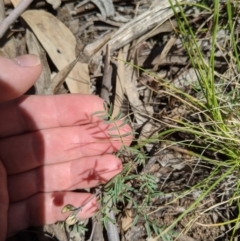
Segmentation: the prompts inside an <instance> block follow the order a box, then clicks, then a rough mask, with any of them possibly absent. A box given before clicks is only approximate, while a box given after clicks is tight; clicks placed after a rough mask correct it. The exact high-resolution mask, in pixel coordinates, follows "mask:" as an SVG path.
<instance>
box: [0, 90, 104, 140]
mask: <svg viewBox="0 0 240 241" xmlns="http://www.w3.org/2000/svg"><path fill="white" fill-rule="evenodd" d="M96 111H104V105H103V100H102V99H101V98H99V97H97V96H94V95H79V94H71V95H70V94H68V95H55V96H34V95H32V96H22V97H20V98H18V99H15V100H12V101H8V102H4V103H0V138H3V137H6V136H12V135H18V134H22V133H25V132H30V131H36V130H41V129H48V128H55V127H61V126H74V125H84V124H87V123H91V122H96V121H99V118H98V117H97V116H96V115H92V114H93V113H94V112H96Z"/></svg>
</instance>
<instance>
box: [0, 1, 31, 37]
mask: <svg viewBox="0 0 240 241" xmlns="http://www.w3.org/2000/svg"><path fill="white" fill-rule="evenodd" d="M32 1H33V0H22V1H21V2H20V3H19V4H18V5H17V7H16V8H15V9H14V10H13V11H12V12H11V14H10V15H9V16H8V17H7V18H5V19H4V20H3V22H2V23H1V25H0V38H2V37H3V35H4V34H5V33H6V31H7V30H8V28H9V26H10V25H11V24H13V23H14V22H15V21H16V19H17V18H18V17H19V16H20V15H21V14H22V13H23V12H24V11H25V10H26V9H27V7H28V6H29V5H30V4H31V2H32Z"/></svg>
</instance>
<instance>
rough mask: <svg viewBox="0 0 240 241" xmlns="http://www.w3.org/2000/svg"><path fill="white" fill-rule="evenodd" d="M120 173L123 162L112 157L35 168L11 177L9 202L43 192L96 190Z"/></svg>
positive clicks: (89, 158) (88, 158)
mask: <svg viewBox="0 0 240 241" xmlns="http://www.w3.org/2000/svg"><path fill="white" fill-rule="evenodd" d="M121 170H122V163H121V161H120V160H119V159H118V158H117V157H115V156H113V155H104V156H98V157H86V158H82V159H80V160H76V161H71V162H64V163H61V164H55V165H47V166H43V167H40V168H35V169H33V170H30V171H28V172H24V173H20V174H16V175H12V176H9V178H8V190H9V199H10V202H17V201H21V200H24V199H27V198H29V197H31V196H33V195H35V194H37V193H40V192H53V191H56V190H58V191H65V190H75V189H83V188H90V187H95V186H97V185H99V184H104V183H106V182H107V181H109V180H110V179H111V178H112V177H114V176H115V175H117V174H118V173H120V172H121ZM29 180H31V182H29Z"/></svg>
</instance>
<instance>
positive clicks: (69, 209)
mask: <svg viewBox="0 0 240 241" xmlns="http://www.w3.org/2000/svg"><path fill="white" fill-rule="evenodd" d="M74 210H76V207H74V206H73V205H72V204H67V205H65V206H64V207H63V209H62V213H67V212H70V211H74Z"/></svg>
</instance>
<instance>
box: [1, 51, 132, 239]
mask: <svg viewBox="0 0 240 241" xmlns="http://www.w3.org/2000/svg"><path fill="white" fill-rule="evenodd" d="M40 73H41V64H40V62H39V60H38V58H37V57H36V56H33V55H26V56H21V57H18V58H17V59H15V60H11V59H7V58H2V57H1V58H0V101H1V103H0V241H4V240H5V239H6V237H7V235H10V234H12V233H14V232H17V231H19V230H22V229H25V228H27V227H28V226H38V225H43V224H49V223H54V222H56V221H59V220H64V219H65V218H66V214H62V213H61V209H62V208H63V206H65V205H66V204H72V205H74V206H75V207H79V206H81V205H83V204H86V203H87V204H86V205H84V206H83V209H82V211H81V212H80V213H79V218H80V219H85V218H88V217H90V216H92V215H93V214H94V213H95V212H96V211H97V209H98V204H97V200H96V198H95V197H93V196H92V195H91V194H89V193H76V192H71V190H75V189H83V188H88V187H94V186H97V185H99V184H101V183H106V182H107V181H108V180H109V179H111V178H112V177H113V176H115V175H116V174H118V173H119V172H121V170H122V164H121V161H120V160H119V159H118V158H117V157H115V156H114V155H112V154H111V153H113V152H115V151H117V150H119V148H120V147H121V146H122V144H123V143H124V144H125V145H129V144H130V143H131V141H132V136H128V137H124V138H123V143H122V141H121V140H120V139H119V138H112V137H110V135H109V132H110V131H109V128H111V127H112V125H109V124H106V123H103V121H101V120H100V119H99V118H98V117H97V116H92V113H93V112H96V111H103V101H102V100H101V99H100V98H98V97H96V96H91V95H57V96H21V95H22V94H23V93H24V92H25V91H26V90H27V89H28V88H29V87H30V86H31V85H32V84H33V83H34V82H35V81H36V80H37V78H38V77H39V75H40ZM19 96H21V97H19ZM117 124H118V125H120V124H121V122H118V123H117ZM130 131H131V128H130V127H129V126H127V125H124V126H122V127H120V128H119V132H120V134H122V135H123V134H125V133H128V132H130ZM110 133H111V134H118V132H117V130H116V131H115V133H114V132H113V131H111V132H110ZM89 200H90V201H89ZM88 201H89V202H88Z"/></svg>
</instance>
